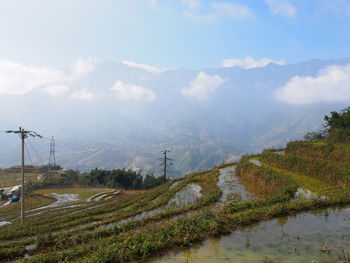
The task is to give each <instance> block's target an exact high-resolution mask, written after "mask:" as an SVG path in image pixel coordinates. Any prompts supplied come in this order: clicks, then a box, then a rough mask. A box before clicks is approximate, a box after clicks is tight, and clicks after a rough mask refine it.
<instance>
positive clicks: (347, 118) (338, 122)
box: [324, 107, 350, 131]
mask: <svg viewBox="0 0 350 263" xmlns="http://www.w3.org/2000/svg"><path fill="white" fill-rule="evenodd" d="M324 120H325V121H326V123H325V127H326V128H328V129H329V131H331V130H333V129H341V130H344V129H350V107H348V108H345V109H343V110H342V111H341V112H340V113H338V112H336V111H332V112H331V115H330V116H327V115H326V116H325V117H324Z"/></svg>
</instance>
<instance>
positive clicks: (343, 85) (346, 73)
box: [275, 64, 350, 104]
mask: <svg viewBox="0 0 350 263" xmlns="http://www.w3.org/2000/svg"><path fill="white" fill-rule="evenodd" d="M275 95H276V98H277V100H279V101H283V102H286V103H289V104H310V103H320V102H346V101H350V64H349V65H347V66H331V67H328V68H326V69H323V70H321V71H320V72H319V74H318V76H317V77H310V76H309V77H300V76H295V77H293V78H292V79H291V80H290V81H289V82H288V83H287V84H286V85H285V86H283V87H281V88H279V89H278V90H277V91H276V94H275Z"/></svg>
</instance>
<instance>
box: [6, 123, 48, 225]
mask: <svg viewBox="0 0 350 263" xmlns="http://www.w3.org/2000/svg"><path fill="white" fill-rule="evenodd" d="M6 133H17V134H18V135H19V137H20V138H21V142H22V145H21V146H22V147H21V159H22V162H21V222H22V223H23V222H24V140H25V139H26V138H28V136H31V137H39V138H42V136H41V135H39V134H37V133H36V132H33V131H26V130H24V129H22V128H21V127H19V130H17V131H6Z"/></svg>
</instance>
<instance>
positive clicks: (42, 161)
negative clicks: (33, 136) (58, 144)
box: [26, 138, 45, 165]
mask: <svg viewBox="0 0 350 263" xmlns="http://www.w3.org/2000/svg"><path fill="white" fill-rule="evenodd" d="M26 140H27V141H28V142H29V145H30V146H31V147H32V149H33V151H34V152H35V154H36V155H37V157H39V159H40V160H41V164H42V165H44V164H45V163H44V160H43V158H41V156H40V154H39V153H38V152H37V150H36V149H35V147H34V146H33V144H32V143H31V142H30V141H29V139H28V138H27V139H26Z"/></svg>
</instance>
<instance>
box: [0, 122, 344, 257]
mask: <svg viewBox="0 0 350 263" xmlns="http://www.w3.org/2000/svg"><path fill="white" fill-rule="evenodd" d="M332 116H333V115H332ZM332 116H331V117H330V119H329V123H332V124H330V125H331V126H332V125H335V124H333V122H332V120H333V119H332V118H333V117H332ZM341 116H343V115H341ZM281 151H283V149H279V150H278V151H276V150H266V151H264V152H263V153H262V154H261V155H255V156H246V157H244V158H242V159H241V161H240V162H239V163H237V164H231V165H235V166H236V176H237V178H238V179H239V182H240V184H241V185H243V186H244V187H245V189H246V190H248V191H249V192H251V193H252V194H254V196H255V197H256V198H255V199H253V200H250V201H241V200H240V199H239V198H238V199H234V200H231V201H229V202H227V203H225V204H222V203H220V202H218V201H219V199H220V196H221V189H220V188H219V187H218V186H217V181H218V179H219V175H220V169H221V168H223V167H226V166H227V165H222V166H218V167H215V168H213V169H211V170H208V171H203V172H199V173H193V174H190V175H187V176H186V177H184V178H181V179H178V180H168V181H167V182H164V184H161V185H159V186H157V187H156V188H153V189H151V190H147V191H144V192H140V193H135V194H133V195H127V194H122V195H120V196H117V197H115V199H113V200H110V201H98V202H91V203H86V202H80V203H79V204H80V206H79V207H72V208H63V209H56V210H51V211H46V210H44V211H43V212H44V213H43V214H40V215H37V216H35V215H34V216H32V217H29V218H28V219H27V221H26V222H25V224H23V225H20V224H15V223H16V221H15V223H14V224H11V225H6V226H3V227H1V228H0V261H8V260H16V259H20V260H22V261H24V262H100V263H103V262H132V261H141V262H144V261H146V260H147V259H148V258H149V257H151V256H152V255H157V254H159V253H160V252H162V251H165V250H168V249H174V248H178V247H184V246H190V245H192V244H193V243H194V242H198V241H201V240H203V239H205V238H207V237H209V236H218V235H222V234H226V233H229V232H231V231H233V230H235V229H238V228H241V227H245V226H249V225H252V224H255V223H257V222H259V221H262V220H268V219H271V218H274V217H277V216H286V215H293V214H296V213H299V212H302V211H307V210H311V209H317V208H325V207H330V206H339V205H346V204H350V194H349V193H350V165H349V164H348V163H349V162H348V161H349V160H350V157H349V156H350V146H349V145H347V144H342V143H340V142H338V143H336V144H334V143H329V142H328V141H327V140H326V141H325V142H291V143H289V144H288V145H287V148H286V149H284V151H283V152H282V153H281ZM257 160H258V161H259V162H257ZM125 173H126V174H129V175H130V177H123V178H122V176H121V177H120V175H123V174H125ZM74 176H75V175H74V173H72V174H71V175H70V177H72V178H73V177H74ZM76 178H79V179H77V180H81V179H82V178H83V179H84V180H90V181H88V183H89V184H107V185H111V186H118V187H121V188H125V189H135V188H148V186H146V181H148V180H149V181H154V180H153V179H152V180H151V179H149V178H150V177H149V178H148V179H147V177H146V179H144V180H141V179H140V178H139V177H138V174H137V173H135V172H133V173H131V172H128V171H125V170H114V171H103V170H98V169H96V170H93V171H92V172H91V173H90V174H87V175H84V176H81V175H78V176H76ZM189 184H192V185H197V187H199V186H200V187H201V188H200V189H201V190H200V195H199V197H198V199H196V200H195V201H194V202H193V203H188V204H186V205H184V206H176V205H169V204H170V201H171V200H173V198H174V197H176V196H177V193H179V192H180V191H183V190H186V189H187V186H188V185H189ZM151 185H153V183H152V184H151ZM40 191H41V192H40V193H42V194H43V193H46V192H45V191H46V190H40ZM38 193H39V192H38ZM30 244H36V245H37V247H36V248H35V249H33V250H31V251H26V249H25V246H26V245H30ZM25 253H29V254H30V255H32V256H31V257H30V258H28V259H22V257H23V256H24V254H25Z"/></svg>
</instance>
